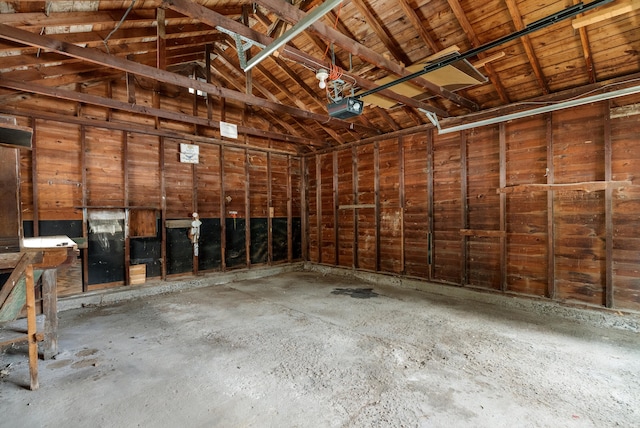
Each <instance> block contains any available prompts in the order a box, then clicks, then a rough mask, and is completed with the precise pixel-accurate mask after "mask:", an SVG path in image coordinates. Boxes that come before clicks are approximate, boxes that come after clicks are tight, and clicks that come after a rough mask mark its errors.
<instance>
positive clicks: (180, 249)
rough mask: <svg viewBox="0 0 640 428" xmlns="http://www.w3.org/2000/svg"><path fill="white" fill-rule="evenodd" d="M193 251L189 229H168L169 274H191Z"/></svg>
mask: <svg viewBox="0 0 640 428" xmlns="http://www.w3.org/2000/svg"><path fill="white" fill-rule="evenodd" d="M192 270H193V249H192V247H191V241H190V240H189V230H188V229H187V228H177V229H167V274H169V275H171V274H174V273H183V272H191V271H192Z"/></svg>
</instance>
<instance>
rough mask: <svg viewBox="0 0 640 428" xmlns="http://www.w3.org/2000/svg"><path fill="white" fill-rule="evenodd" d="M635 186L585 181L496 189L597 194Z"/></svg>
mask: <svg viewBox="0 0 640 428" xmlns="http://www.w3.org/2000/svg"><path fill="white" fill-rule="evenodd" d="M631 185H633V182H632V181H628V180H627V181H584V182H580V183H554V184H520V185H517V186H509V187H503V188H500V189H496V193H527V192H548V191H557V190H560V191H567V190H569V191H581V192H597V191H600V190H605V189H607V188H611V189H616V188H618V187H625V186H631Z"/></svg>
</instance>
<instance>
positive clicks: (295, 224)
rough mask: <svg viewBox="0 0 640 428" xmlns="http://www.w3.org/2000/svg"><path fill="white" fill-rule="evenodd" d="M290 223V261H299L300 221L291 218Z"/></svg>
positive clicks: (300, 246) (298, 218)
mask: <svg viewBox="0 0 640 428" xmlns="http://www.w3.org/2000/svg"><path fill="white" fill-rule="evenodd" d="M291 222H292V224H291V233H292V237H291V241H292V242H291V245H292V246H293V248H292V259H293V260H300V259H301V258H302V219H301V218H300V217H293V218H292V219H291Z"/></svg>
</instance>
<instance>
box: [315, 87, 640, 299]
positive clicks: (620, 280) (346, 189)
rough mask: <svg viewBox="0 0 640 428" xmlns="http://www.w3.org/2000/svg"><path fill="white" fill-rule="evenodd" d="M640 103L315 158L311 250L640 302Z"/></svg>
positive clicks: (511, 285) (446, 275) (342, 262)
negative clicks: (628, 109) (628, 112)
mask: <svg viewBox="0 0 640 428" xmlns="http://www.w3.org/2000/svg"><path fill="white" fill-rule="evenodd" d="M639 101H640V99H639V98H638V97H637V96H635V97H626V98H621V99H616V100H613V101H610V102H600V103H594V104H590V105H586V106H582V107H577V108H572V109H567V110H561V111H557V112H554V113H549V114H547V115H538V116H533V117H529V118H524V119H519V120H515V121H511V122H508V123H502V124H496V125H492V126H486V127H482V128H476V129H472V130H467V131H462V132H458V133H452V134H443V135H437V133H436V132H434V131H431V130H429V131H425V132H423V133H417V134H413V135H410V136H399V137H397V138H393V139H389V138H388V137H387V139H384V140H379V141H371V142H367V143H360V144H355V145H348V146H345V147H340V148H337V149H335V150H334V151H326V152H322V153H318V154H315V155H309V156H306V158H305V171H306V174H307V187H306V195H305V200H306V205H307V206H308V218H307V229H308V240H307V242H306V245H307V246H308V257H309V259H310V261H312V262H316V263H322V264H327V265H335V266H342V267H347V268H354V269H361V270H367V271H375V272H383V273H390V274H395V275H402V276H408V277H417V278H422V279H425V280H429V281H433V282H439V283H443V284H453V285H459V286H468V287H473V288H481V289H486V290H494V291H497V292H503V293H513V294H523V295H530V296H539V297H546V298H549V299H555V300H559V301H570V302H577V303H581V304H587V305H595V306H602V307H609V308H618V309H630V310H639V309H640V269H638V263H639V262H640V238H637V236H639V235H640V222H639V221H638V220H640V214H638V213H640V190H639V189H640V186H638V185H637V183H634V180H635V177H636V176H637V175H638V174H640V159H639V158H640V115H637V114H636V115H632V116H622V117H618V115H616V114H615V113H616V112H617V111H618V110H619V107H620V106H625V105H631V104H635V103H638V102H639ZM636 110H637V109H636Z"/></svg>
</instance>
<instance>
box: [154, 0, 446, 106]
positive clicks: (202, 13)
mask: <svg viewBox="0 0 640 428" xmlns="http://www.w3.org/2000/svg"><path fill="white" fill-rule="evenodd" d="M165 4H166V5H167V7H169V8H171V9H174V10H177V11H179V12H180V13H184V14H185V15H188V16H192V17H194V18H196V19H199V20H201V21H202V22H205V23H207V24H208V25H211V26H212V27H217V26H220V27H223V28H225V29H227V30H229V31H233V32H234V33H236V34H239V35H241V36H243V37H247V38H249V39H251V40H254V41H256V42H259V43H262V44H263V45H268V44H269V43H271V42H272V41H273V39H272V38H270V37H268V36H265V35H264V34H262V33H259V32H257V31H254V30H253V29H251V28H248V27H246V26H244V25H242V24H240V23H238V22H237V21H234V20H232V19H229V18H227V17H225V16H222V15H220V14H218V13H216V12H214V11H213V10H210V9H207V8H206V7H204V6H200V5H198V4H195V3H192V2H188V1H186V0H165ZM294 9H295V8H294ZM295 10H297V9H295ZM298 12H299V11H298ZM300 13H302V12H300ZM316 24H318V23H316ZM342 37H344V36H342ZM279 55H282V56H284V57H287V58H289V59H291V60H293V61H296V62H299V63H301V64H305V65H307V66H309V67H314V68H319V67H325V68H327V67H328V66H329V63H328V62H326V61H323V60H319V59H317V58H313V57H312V56H310V55H308V54H306V53H304V52H302V51H299V50H297V49H295V48H292V47H290V46H288V45H285V46H284V47H283V48H282V52H280V54H279ZM376 55H377V54H376ZM378 57H379V59H380V60H382V61H385V62H386V60H385V59H384V58H382V56H380V55H378ZM390 64H392V65H393V66H395V67H400V66H398V65H397V64H393V63H390ZM345 76H346V77H347V78H349V79H353V80H354V81H355V82H356V84H357V85H358V86H360V87H362V88H365V89H371V88H374V87H377V85H376V84H375V83H373V82H370V81H368V80H366V79H363V78H361V77H359V76H358V75H355V74H352V73H345ZM378 93H379V94H380V95H384V96H385V97H387V98H390V99H392V100H395V101H397V102H399V103H402V104H405V105H408V106H410V107H414V108H421V109H424V110H427V111H430V112H433V113H436V114H437V115H439V116H441V117H448V116H449V114H448V113H447V112H446V111H444V110H442V109H440V108H438V107H434V106H432V105H430V104H428V103H424V102H420V101H417V100H414V99H413V98H409V97H405V96H402V95H400V94H397V93H395V92H393V91H391V90H384V91H380V92H378Z"/></svg>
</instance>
